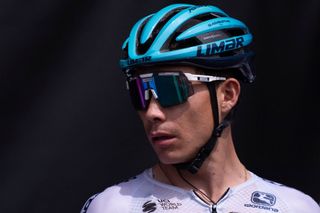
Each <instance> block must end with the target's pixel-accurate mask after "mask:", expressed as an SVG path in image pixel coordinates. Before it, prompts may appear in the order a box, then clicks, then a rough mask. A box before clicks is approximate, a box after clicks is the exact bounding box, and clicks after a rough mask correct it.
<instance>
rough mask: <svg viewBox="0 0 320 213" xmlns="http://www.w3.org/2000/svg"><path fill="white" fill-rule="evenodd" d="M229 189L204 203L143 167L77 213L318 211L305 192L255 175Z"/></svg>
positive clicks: (90, 201)
mask: <svg viewBox="0 0 320 213" xmlns="http://www.w3.org/2000/svg"><path fill="white" fill-rule="evenodd" d="M250 174H251V178H250V179H249V180H247V181H246V182H244V183H242V184H240V185H238V186H236V187H232V188H229V189H228V191H227V192H226V193H225V194H224V195H223V197H222V198H221V199H220V200H219V201H218V202H217V203H215V204H211V205H210V204H207V203H206V202H204V201H203V200H201V198H199V197H198V196H197V195H196V194H195V193H194V192H193V190H184V189H181V188H178V187H176V186H172V185H168V184H164V183H161V182H159V181H157V180H155V179H153V178H152V170H151V169H147V170H145V171H144V172H143V173H141V174H139V175H138V176H136V177H134V178H132V179H130V180H128V181H126V182H122V183H120V184H117V185H114V186H111V187H109V188H107V189H106V190H104V191H103V192H102V193H99V194H96V195H94V196H92V197H91V198H89V200H88V201H87V202H86V203H85V205H84V206H83V209H82V210H81V213H144V212H146V213H151V212H154V213H157V212H162V213H189V212H191V213H202V212H203V213H204V212H217V213H262V212H263V213H273V212H277V213H320V207H319V206H318V204H317V203H316V202H315V201H314V200H313V199H312V198H311V197H310V196H308V195H306V194H304V193H302V192H300V191H298V190H296V189H293V188H289V187H286V186H283V185H281V184H278V183H274V182H271V181H268V180H265V179H262V178H260V177H258V176H257V175H255V174H253V173H252V172H251V173H250Z"/></svg>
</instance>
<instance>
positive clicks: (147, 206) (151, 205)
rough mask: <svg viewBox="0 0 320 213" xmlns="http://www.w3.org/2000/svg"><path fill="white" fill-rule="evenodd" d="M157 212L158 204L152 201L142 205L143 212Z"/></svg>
mask: <svg viewBox="0 0 320 213" xmlns="http://www.w3.org/2000/svg"><path fill="white" fill-rule="evenodd" d="M155 210H157V204H156V203H154V202H152V201H151V200H149V201H147V202H145V203H144V204H143V205H142V211H143V212H148V213H150V212H154V211H155Z"/></svg>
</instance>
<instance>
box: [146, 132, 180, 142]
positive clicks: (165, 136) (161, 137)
mask: <svg viewBox="0 0 320 213" xmlns="http://www.w3.org/2000/svg"><path fill="white" fill-rule="evenodd" d="M150 138H151V141H152V142H153V143H157V144H159V143H165V142H169V141H170V140H171V139H174V138H175V136H174V135H173V134H169V133H163V132H154V133H151V134H150Z"/></svg>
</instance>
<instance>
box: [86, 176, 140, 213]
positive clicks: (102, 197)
mask: <svg viewBox="0 0 320 213" xmlns="http://www.w3.org/2000/svg"><path fill="white" fill-rule="evenodd" d="M143 179H144V178H143V175H142V174H140V175H138V176H135V177H132V178H130V179H128V180H126V181H123V182H120V183H118V184H115V185H113V186H110V187H108V188H106V189H105V190H104V191H102V192H100V193H97V194H95V195H93V196H91V197H90V198H89V199H88V200H87V201H86V203H85V204H84V206H83V207H82V210H81V212H80V213H103V212H112V213H116V212H119V213H120V212H121V213H124V212H129V209H127V208H128V207H129V205H124V204H128V203H130V202H131V199H132V195H134V194H135V193H136V192H137V191H138V189H139V188H140V187H139V185H141V184H142V182H143V181H144V180H143Z"/></svg>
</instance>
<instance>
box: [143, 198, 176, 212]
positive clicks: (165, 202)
mask: <svg viewBox="0 0 320 213" xmlns="http://www.w3.org/2000/svg"><path fill="white" fill-rule="evenodd" d="M181 206H182V203H175V202H172V201H170V200H169V199H158V200H157V201H152V200H149V201H147V202H145V203H144V204H143V205H142V211H143V212H147V213H151V212H154V211H156V210H157V208H161V209H162V210H164V211H170V210H178V209H179V208H180V207H181Z"/></svg>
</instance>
